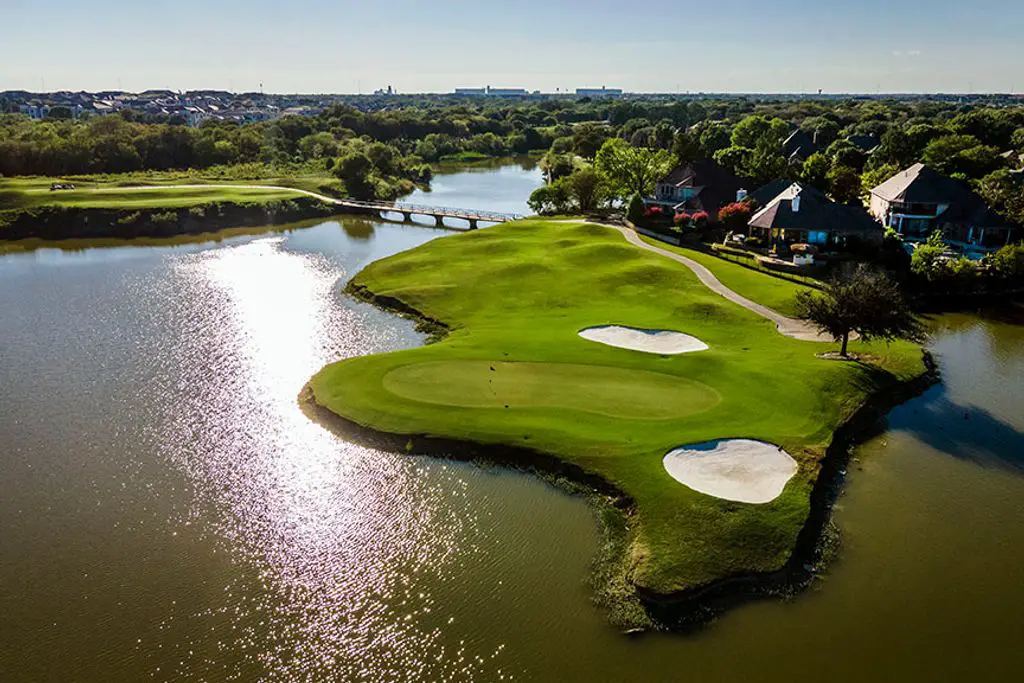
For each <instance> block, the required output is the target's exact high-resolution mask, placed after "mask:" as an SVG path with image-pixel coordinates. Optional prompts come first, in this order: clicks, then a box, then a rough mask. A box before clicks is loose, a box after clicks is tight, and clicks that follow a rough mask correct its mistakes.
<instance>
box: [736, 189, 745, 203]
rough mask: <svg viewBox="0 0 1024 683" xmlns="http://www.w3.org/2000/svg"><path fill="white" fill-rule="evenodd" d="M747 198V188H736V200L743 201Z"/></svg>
mask: <svg viewBox="0 0 1024 683" xmlns="http://www.w3.org/2000/svg"><path fill="white" fill-rule="evenodd" d="M746 198H747V191H746V190H744V189H742V188H741V189H739V190H736V201H737V202H742V201H743V200H744V199H746Z"/></svg>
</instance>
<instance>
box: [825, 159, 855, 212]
mask: <svg viewBox="0 0 1024 683" xmlns="http://www.w3.org/2000/svg"><path fill="white" fill-rule="evenodd" d="M827 179H828V189H829V194H831V195H832V199H834V200H836V201H837V202H839V203H840V204H849V203H852V202H855V201H857V199H858V198H859V197H860V195H861V189H862V188H861V182H860V174H859V173H857V171H856V170H854V169H852V168H850V167H849V166H833V167H832V168H831V169H830V170H829V172H828V176H827Z"/></svg>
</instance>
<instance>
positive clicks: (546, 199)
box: [526, 178, 572, 214]
mask: <svg viewBox="0 0 1024 683" xmlns="http://www.w3.org/2000/svg"><path fill="white" fill-rule="evenodd" d="M571 202H572V194H571V187H570V185H569V179H568V178H559V179H558V180H556V181H554V182H552V183H549V184H547V185H543V186H541V187H538V188H537V189H536V190H534V191H533V192H532V193H531V194H530V198H529V199H528V200H527V202H526V203H527V205H528V206H529V207H530V209H531V210H532V211H533V212H534V213H539V214H553V213H569V211H570V210H571V207H572V203H571Z"/></svg>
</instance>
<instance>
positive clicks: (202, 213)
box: [188, 206, 206, 219]
mask: <svg viewBox="0 0 1024 683" xmlns="http://www.w3.org/2000/svg"><path fill="white" fill-rule="evenodd" d="M188 215H189V216H191V217H192V218H196V219H203V218H206V207H204V206H193V207H192V208H191V209H189V210H188Z"/></svg>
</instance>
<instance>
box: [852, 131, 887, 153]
mask: <svg viewBox="0 0 1024 683" xmlns="http://www.w3.org/2000/svg"><path fill="white" fill-rule="evenodd" d="M846 141H847V142H849V143H850V144H851V145H853V146H854V147H856V148H857V149H858V150H860V151H861V152H863V153H864V154H871V153H872V152H874V151H875V150H876V149H878V145H879V142H878V138H877V137H875V136H874V135H851V136H850V137H848V138H846Z"/></svg>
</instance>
